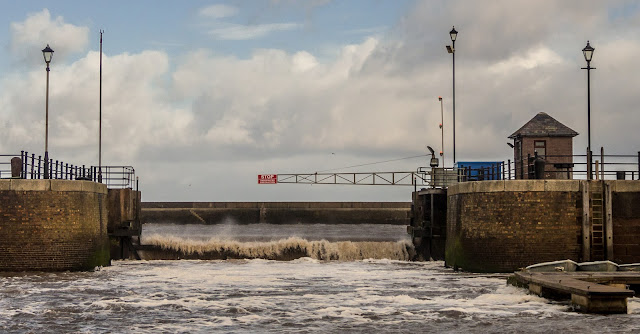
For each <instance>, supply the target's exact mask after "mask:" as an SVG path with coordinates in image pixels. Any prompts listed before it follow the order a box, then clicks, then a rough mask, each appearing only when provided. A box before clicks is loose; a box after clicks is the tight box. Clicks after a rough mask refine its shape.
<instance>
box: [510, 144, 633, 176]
mask: <svg viewBox="0 0 640 334" xmlns="http://www.w3.org/2000/svg"><path fill="white" fill-rule="evenodd" d="M590 158H591V159H590ZM537 160H538V161H539V163H538V165H536V161H537ZM589 160H591V163H589ZM536 166H538V168H536ZM539 168H543V169H542V170H540V169H539ZM536 172H537V173H538V175H536ZM589 175H590V177H589ZM537 176H538V177H540V176H542V177H543V178H545V179H565V180H571V179H583V180H584V179H593V180H613V179H626V180H639V179H640V152H638V154H609V155H605V154H604V152H603V150H601V154H599V155H592V156H591V157H589V155H587V154H582V155H580V154H578V155H544V156H543V155H540V156H531V155H528V156H526V157H523V158H522V160H520V159H518V160H516V161H513V162H512V161H511V160H508V161H507V163H506V164H505V165H504V177H503V178H504V179H507V180H508V179H535V178H536V177H537Z"/></svg>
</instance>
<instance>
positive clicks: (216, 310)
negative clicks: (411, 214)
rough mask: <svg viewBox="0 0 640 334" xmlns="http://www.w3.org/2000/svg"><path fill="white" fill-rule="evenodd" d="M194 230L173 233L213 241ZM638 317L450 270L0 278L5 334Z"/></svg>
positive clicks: (185, 270)
mask: <svg viewBox="0 0 640 334" xmlns="http://www.w3.org/2000/svg"><path fill="white" fill-rule="evenodd" d="M167 228H168V227H167ZM198 228H201V227H197V228H196V230H197V229H198ZM343 228H344V227H343ZM189 229H190V228H189V227H187V228H182V230H183V231H184V230H186V232H185V233H174V234H173V235H167V236H166V237H167V238H176V237H180V238H182V239H183V240H184V242H187V243H191V242H195V243H197V242H204V243H207V242H209V240H210V237H205V236H203V235H202V233H203V231H200V232H201V233H195V235H197V236H198V237H197V238H196V237H194V238H189V237H188V235H189V234H192V232H193V230H192V231H189ZM158 233H159V230H158V229H156V231H155V232H154V234H156V235H159V234H158ZM351 233H352V234H358V235H362V233H361V231H360V228H359V227H358V226H354V227H352V232H351ZM169 234H171V233H169ZM175 234H178V235H179V236H178V235H175ZM286 234H289V233H286ZM289 237H294V236H293V235H291V234H289V235H288V236H287V238H289ZM295 237H296V238H297V239H296V240H298V239H299V240H302V241H301V242H304V240H306V241H307V242H311V241H313V239H314V238H311V240H309V239H306V238H304V236H299V235H296V236H295ZM230 239H234V238H230ZM276 239H277V238H276ZM342 241H346V240H343V239H340V240H335V241H327V242H330V243H332V242H338V243H339V242H342ZM399 241H400V242H401V241H402V240H395V239H394V240H388V241H380V242H382V243H384V242H399ZM247 242H249V243H250V242H278V241H277V240H272V241H266V240H264V239H260V240H253V241H247ZM629 312H630V313H629V314H624V315H609V316H602V315H589V314H581V313H577V312H573V311H572V310H571V308H570V306H569V305H568V303H566V302H551V301H549V300H547V299H543V298H540V297H537V296H533V295H529V294H527V293H526V291H525V290H523V289H519V288H515V287H511V286H507V285H506V282H505V278H504V277H503V276H501V275H478V274H469V273H456V272H453V271H452V270H451V269H447V268H444V266H443V263H442V262H409V261H399V260H388V259H366V260H353V261H324V260H316V259H313V258H311V257H304V258H300V259H297V260H293V261H273V260H264V259H251V260H226V261H220V260H215V261H198V260H195V261H191V260H189V261H186V260H179V261H114V262H113V265H112V266H111V267H106V268H102V269H101V270H98V271H95V272H85V273H19V274H16V273H14V274H11V273H4V274H0V332H2V333H210V332H220V333H246V332H272V333H276V332H277V333H280V332H295V333H299V332H302V333H304V332H322V333H336V332H367V333H369V332H375V333H388V332H403V333H406V332H426V333H429V332H434V333H436V332H437V333H440V332H468V333H515V332H517V333H542V332H544V333H555V332H569V333H573V332H575V333H596V332H597V333H602V332H628V333H633V332H638V330H640V300H639V299H637V298H632V299H630V301H629Z"/></svg>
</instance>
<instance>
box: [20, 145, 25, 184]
mask: <svg viewBox="0 0 640 334" xmlns="http://www.w3.org/2000/svg"><path fill="white" fill-rule="evenodd" d="M24 153H25V152H24V151H20V178H21V179H26V178H27V159H26V155H25V154H24Z"/></svg>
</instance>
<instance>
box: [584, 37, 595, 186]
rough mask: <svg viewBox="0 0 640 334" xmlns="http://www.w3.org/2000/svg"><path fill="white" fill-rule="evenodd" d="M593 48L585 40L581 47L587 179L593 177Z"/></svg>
mask: <svg viewBox="0 0 640 334" xmlns="http://www.w3.org/2000/svg"><path fill="white" fill-rule="evenodd" d="M594 50H595V49H594V48H593V47H592V46H591V44H589V41H587V46H586V47H585V48H584V49H582V53H583V54H584V60H586V61H587V67H583V68H582V69H583V70H587V164H588V165H587V179H588V180H591V179H592V178H593V175H591V174H592V170H593V168H592V163H591V161H592V159H591V157H592V153H591V70H592V69H593V70H595V69H596V68H595V67H591V58H592V57H593V51H594Z"/></svg>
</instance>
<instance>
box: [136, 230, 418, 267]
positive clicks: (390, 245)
mask: <svg viewBox="0 0 640 334" xmlns="http://www.w3.org/2000/svg"><path fill="white" fill-rule="evenodd" d="M142 242H143V244H145V245H153V246H158V247H160V248H162V249H166V250H173V251H177V252H181V253H184V254H189V255H190V254H205V253H208V252H216V253H223V252H225V253H231V254H234V256H235V257H241V258H249V259H256V258H257V259H267V260H276V259H279V258H280V257H282V256H283V255H285V254H286V253H288V252H289V253H290V252H292V251H296V252H299V253H301V254H303V256H304V257H310V258H312V259H316V260H340V261H353V260H363V259H390V260H403V261H408V260H411V258H412V257H413V255H414V253H413V245H412V244H411V242H409V241H407V240H403V241H387V242H379V241H357V242H356V241H336V242H330V241H327V240H312V241H309V240H306V239H302V238H297V237H290V238H286V239H280V240H275V241H264V242H259V241H249V242H241V241H235V240H224V239H218V238H211V239H209V240H207V241H200V240H192V239H185V238H180V237H170V236H169V237H168V236H164V235H160V234H153V235H150V236H146V237H144V238H143V239H142Z"/></svg>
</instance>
